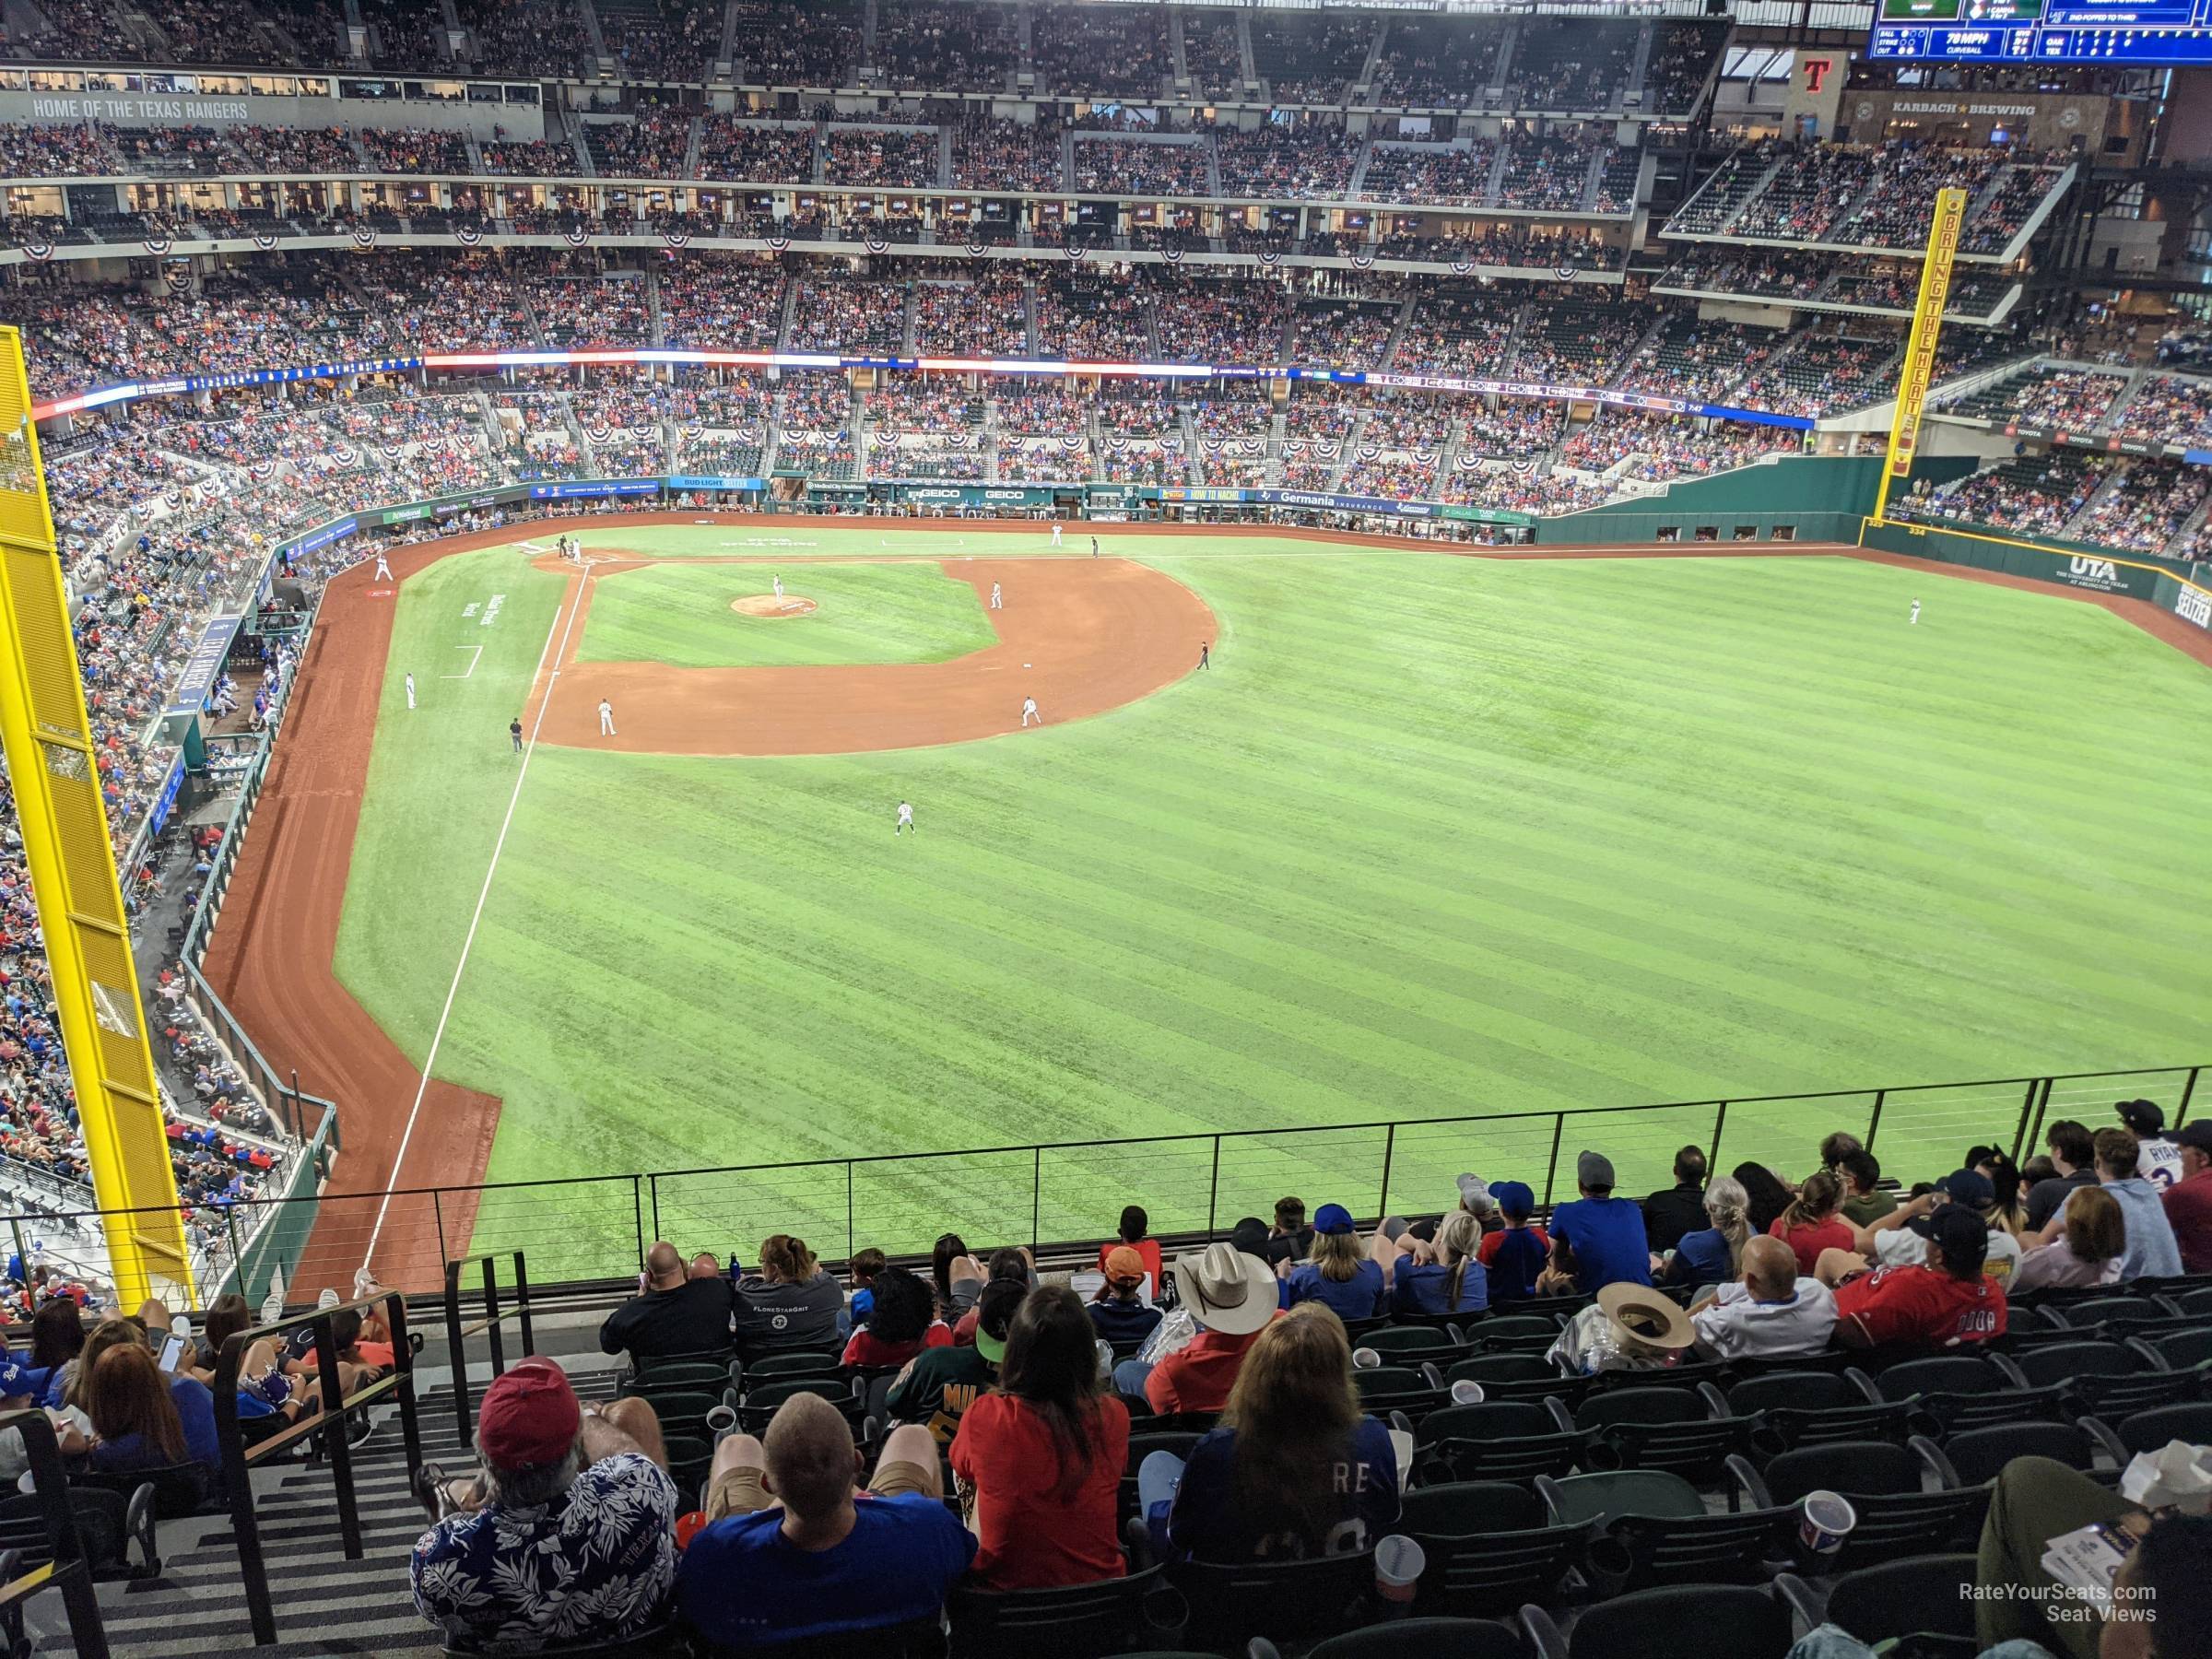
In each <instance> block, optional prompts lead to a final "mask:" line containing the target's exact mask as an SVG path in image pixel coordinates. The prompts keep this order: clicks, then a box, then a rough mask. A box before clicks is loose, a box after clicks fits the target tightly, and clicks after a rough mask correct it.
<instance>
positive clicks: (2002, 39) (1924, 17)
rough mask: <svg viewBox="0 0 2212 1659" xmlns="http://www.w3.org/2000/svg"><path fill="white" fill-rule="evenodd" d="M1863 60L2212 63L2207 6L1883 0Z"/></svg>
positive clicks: (2209, 2)
mask: <svg viewBox="0 0 2212 1659" xmlns="http://www.w3.org/2000/svg"><path fill="white" fill-rule="evenodd" d="M1867 55H1868V56H1870V57H1875V58H1888V59H1891V60H1901V61H1905V62H1918V63H1929V62H1934V63H1993V64H1994V63H2014V64H2026V63H2039V64H2212V0H2134V3H2132V4H2122V3H2121V0H1882V4H1881V12H1880V15H1879V16H1878V17H1877V18H1876V19H1875V25H1874V40H1873V44H1872V45H1871V47H1870V48H1869V49H1868V53H1867Z"/></svg>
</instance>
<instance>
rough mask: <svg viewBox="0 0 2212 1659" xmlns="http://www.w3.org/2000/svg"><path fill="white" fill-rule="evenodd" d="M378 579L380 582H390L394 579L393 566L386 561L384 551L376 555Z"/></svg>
mask: <svg viewBox="0 0 2212 1659" xmlns="http://www.w3.org/2000/svg"><path fill="white" fill-rule="evenodd" d="M376 580H377V581H379V582H389V581H391V580H392V567H391V566H390V565H389V564H387V563H386V562H385V560H384V556H383V555H382V553H379V554H378V555H377V556H376Z"/></svg>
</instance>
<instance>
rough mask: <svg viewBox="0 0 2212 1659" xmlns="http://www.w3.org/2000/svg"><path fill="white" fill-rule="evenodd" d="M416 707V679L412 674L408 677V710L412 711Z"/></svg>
mask: <svg viewBox="0 0 2212 1659" xmlns="http://www.w3.org/2000/svg"><path fill="white" fill-rule="evenodd" d="M414 706H415V677H414V676H413V675H411V674H410V675H408V676H407V707H408V708H410V709H412V708H413V707H414Z"/></svg>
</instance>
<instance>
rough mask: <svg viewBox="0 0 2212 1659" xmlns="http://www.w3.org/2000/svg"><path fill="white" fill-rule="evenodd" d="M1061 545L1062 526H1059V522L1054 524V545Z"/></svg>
mask: <svg viewBox="0 0 2212 1659" xmlns="http://www.w3.org/2000/svg"><path fill="white" fill-rule="evenodd" d="M1059 545H1060V526H1059V525H1058V524H1054V525H1053V547H1058V546H1059Z"/></svg>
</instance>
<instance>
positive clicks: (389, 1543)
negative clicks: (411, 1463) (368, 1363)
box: [30, 1366, 617, 1659]
mask: <svg viewBox="0 0 2212 1659" xmlns="http://www.w3.org/2000/svg"><path fill="white" fill-rule="evenodd" d="M570 1376H571V1381H572V1382H574V1383H575V1385H576V1392H577V1394H579V1395H581V1396H582V1398H584V1399H587V1400H611V1399H612V1398H614V1394H615V1383H616V1379H617V1372H616V1371H613V1370H611V1369H608V1370H597V1371H583V1370H578V1369H574V1368H573V1366H571V1371H570ZM477 1382H478V1384H479V1386H480V1385H481V1382H482V1378H481V1376H480V1375H479V1377H478V1379H477ZM416 1409H417V1413H418V1420H419V1422H420V1425H421V1433H422V1450H423V1456H424V1458H425V1459H426V1460H427V1461H429V1462H431V1463H440V1464H443V1465H445V1466H446V1467H448V1468H452V1469H465V1468H466V1467H468V1466H470V1465H472V1464H473V1462H474V1456H473V1453H471V1452H470V1450H469V1449H468V1448H467V1447H466V1446H465V1445H464V1444H463V1443H462V1441H461V1437H460V1430H459V1426H458V1425H457V1424H456V1423H455V1421H454V1418H453V1389H452V1388H451V1386H449V1385H442V1384H441V1385H440V1386H438V1387H436V1388H434V1389H430V1390H428V1391H427V1392H426V1393H425V1394H423V1395H422V1397H421V1398H420V1399H419V1400H418V1402H417V1406H416ZM353 1473H354V1491H355V1502H356V1506H357V1510H358V1512H359V1516H360V1523H361V1542H362V1556H361V1559H359V1560H358V1561H348V1560H347V1559H345V1557H344V1555H343V1554H342V1553H341V1551H340V1549H339V1547H338V1537H337V1512H336V1504H335V1494H334V1491H333V1488H332V1484H331V1477H330V1467H329V1465H327V1464H324V1463H316V1464H312V1465H309V1464H291V1465H282V1466H280V1467H278V1468H277V1469H274V1470H272V1471H270V1472H269V1475H268V1476H267V1477H265V1478H264V1479H263V1480H260V1481H257V1482H256V1483H255V1502H254V1512H255V1514H256V1515H257V1516H258V1517H259V1519H260V1523H261V1538H262V1545H263V1547H264V1549H265V1551H266V1552H267V1558H268V1566H269V1587H270V1591H271V1601H272V1603H273V1605H274V1606H275V1609H276V1614H277V1635H278V1641H277V1645H276V1646H275V1647H273V1648H255V1649H253V1651H254V1652H255V1653H261V1654H267V1655H272V1656H286V1655H296V1654H297V1655H304V1654H308V1653H331V1652H334V1651H352V1652H357V1653H379V1654H382V1653H436V1652H437V1651H438V1641H437V1638H436V1636H435V1634H434V1633H433V1632H432V1630H430V1628H429V1626H428V1625H427V1624H425V1623H424V1622H423V1620H422V1618H421V1617H420V1615H418V1613H417V1612H416V1611H415V1603H414V1599H413V1596H412V1594H411V1593H410V1590H409V1587H408V1579H407V1557H408V1552H409V1551H410V1549H411V1548H412V1547H413V1546H414V1543H415V1540H416V1539H417V1538H418V1537H420V1536H421V1535H422V1534H423V1532H424V1530H425V1528H426V1527H427V1525H428V1522H427V1520H426V1519H425V1517H424V1514H423V1511H422V1505H421V1504H420V1503H418V1501H416V1500H415V1497H414V1495H413V1494H412V1493H411V1492H410V1491H409V1490H408V1489H407V1482H408V1474H409V1471H408V1469H407V1467H406V1444H405V1442H404V1441H403V1440H402V1438H401V1435H400V1431H399V1424H398V1421H397V1418H396V1413H394V1414H392V1415H390V1416H387V1417H385V1418H380V1419H379V1421H378V1424H377V1428H376V1430H375V1432H374V1433H373V1434H372V1435H371V1437H370V1438H369V1440H368V1441H365V1442H364V1443H362V1444H360V1445H359V1446H357V1447H356V1448H355V1449H354V1453H353ZM160 1550H161V1558H162V1559H161V1571H160V1572H159V1574H158V1575H157V1576H155V1577H153V1578H149V1579H139V1580H135V1581H132V1582H130V1583H127V1584H106V1585H102V1586H101V1590H100V1604H101V1606H100V1612H101V1616H102V1618H104V1619H105V1621H106V1624H107V1631H108V1641H109V1643H110V1644H111V1646H112V1650H113V1652H114V1653H116V1655H117V1656H118V1659H134V1656H143V1659H175V1656H178V1655H186V1654H194V1653H239V1652H242V1651H244V1650H246V1649H248V1648H253V1624H252V1620H251V1618H250V1617H249V1615H248V1612H247V1606H246V1594H245V1586H244V1583H243V1581H242V1580H241V1576H240V1571H239V1564H238V1541H237V1535H236V1533H235V1532H234V1531H233V1529H232V1527H231V1524H230V1521H229V1516H228V1515H227V1514H226V1515H219V1516H205V1515H204V1516H198V1517H195V1518H194V1519H192V1520H188V1521H177V1522H170V1523H166V1524H164V1525H163V1526H162V1528H161V1533H160ZM49 1603H51V1604H52V1605H51V1606H47V1605H45V1604H49ZM60 1618H61V1610H60V1603H59V1600H58V1598H55V1597H52V1596H45V1597H41V1598H40V1601H39V1602H38V1603H36V1604H33V1608H32V1614H31V1621H30V1622H31V1623H32V1625H33V1626H34V1628H44V1629H48V1634H46V1636H45V1637H44V1639H43V1642H42V1645H41V1652H48V1653H67V1652H69V1651H70V1650H69V1642H68V1637H67V1635H66V1633H65V1628H64V1627H63V1626H62V1625H61V1623H60ZM48 1621H52V1622H51V1627H49V1626H48ZM56 1632H60V1633H56Z"/></svg>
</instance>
